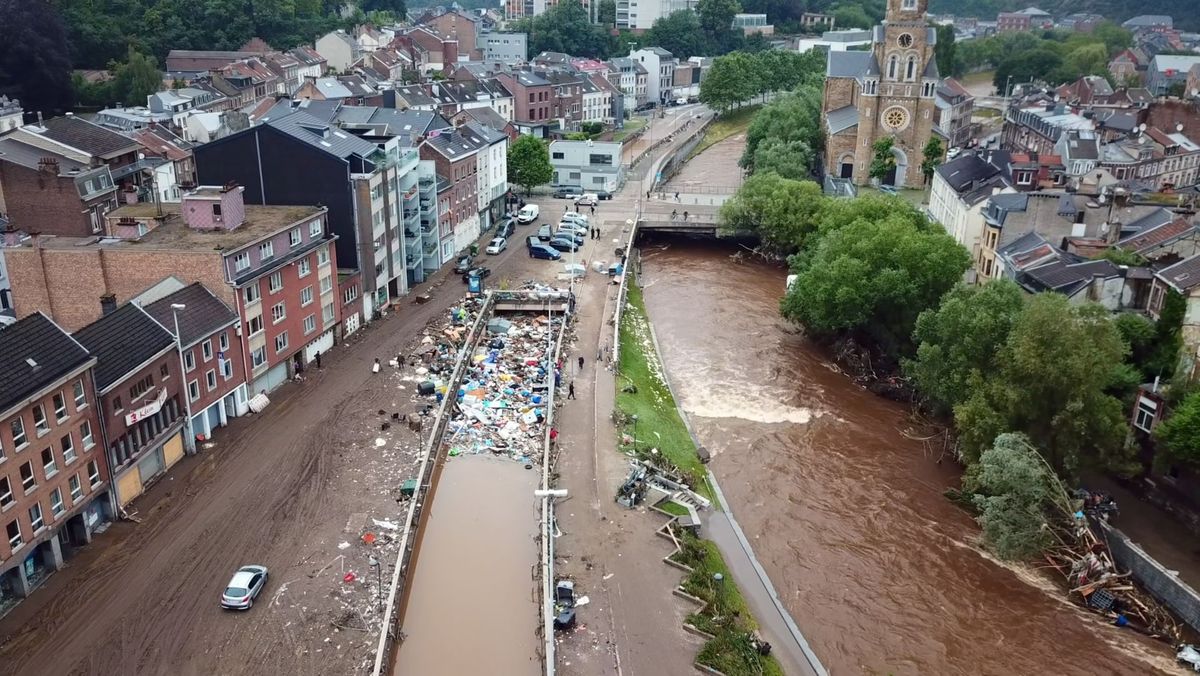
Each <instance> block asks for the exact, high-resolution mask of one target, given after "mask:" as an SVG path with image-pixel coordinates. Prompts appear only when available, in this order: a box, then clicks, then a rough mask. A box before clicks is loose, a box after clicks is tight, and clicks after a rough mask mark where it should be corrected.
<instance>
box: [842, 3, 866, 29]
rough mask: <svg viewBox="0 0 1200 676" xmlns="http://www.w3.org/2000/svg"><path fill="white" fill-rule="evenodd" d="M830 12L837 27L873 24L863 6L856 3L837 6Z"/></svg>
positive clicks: (859, 26) (861, 26)
mask: <svg viewBox="0 0 1200 676" xmlns="http://www.w3.org/2000/svg"><path fill="white" fill-rule="evenodd" d="M832 14H833V20H834V22H835V23H836V25H837V27H838V28H870V27H871V26H873V25H875V22H874V21H872V20H871V17H869V16H867V13H866V12H865V11H864V10H863V8H862V7H859V6H857V5H842V6H839V7H837V8H836V9H834V10H833V12H832Z"/></svg>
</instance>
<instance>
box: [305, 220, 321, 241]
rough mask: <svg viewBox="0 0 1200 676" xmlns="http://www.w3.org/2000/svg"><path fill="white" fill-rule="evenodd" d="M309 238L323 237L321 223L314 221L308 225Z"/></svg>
mask: <svg viewBox="0 0 1200 676" xmlns="http://www.w3.org/2000/svg"><path fill="white" fill-rule="evenodd" d="M308 236H309V237H320V236H321V221H319V220H316V221H313V222H312V223H309V224H308Z"/></svg>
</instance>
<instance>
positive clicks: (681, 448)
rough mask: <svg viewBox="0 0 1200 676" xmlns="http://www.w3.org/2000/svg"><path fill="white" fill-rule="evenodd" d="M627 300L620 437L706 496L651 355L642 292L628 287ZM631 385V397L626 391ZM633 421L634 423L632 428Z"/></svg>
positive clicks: (695, 458) (623, 321)
mask: <svg viewBox="0 0 1200 676" xmlns="http://www.w3.org/2000/svg"><path fill="white" fill-rule="evenodd" d="M626 297H627V299H628V304H627V305H626V307H625V311H624V313H623V314H622V315H621V363H620V374H619V375H618V377H617V408H618V409H620V411H621V413H622V415H623V418H624V419H625V420H626V421H628V422H627V423H626V424H625V426H624V430H623V431H624V432H625V434H628V435H630V436H631V437H633V436H636V442H637V450H638V451H639V452H641V453H646V452H648V451H649V450H650V449H652V448H657V449H658V452H659V456H660V457H663V458H666V459H667V460H669V461H671V463H673V464H674V465H675V466H676V467H677V468H679V470H680V471H681V472H682V473H683V474H686V475H688V476H690V477H691V478H692V479H693V484H692V485H693V487H694V488H695V490H696V491H698V492H700V493H704V494H706V495H708V494H709V491H708V487H707V481H706V480H705V477H706V476H707V473H706V472H705V471H704V466H703V465H702V464H701V463H700V457H699V456H697V455H696V445H695V443H694V442H693V441H692V437H691V435H690V434H688V430H687V427H686V426H685V425H684V424H683V419H682V418H680V417H679V409H678V408H676V407H675V398H674V397H673V396H671V390H670V389H669V388H668V387H667V383H666V380H664V374H663V366H662V364H661V363H660V362H659V361H658V356H657V354H656V352H655V350H654V341H653V339H652V338H651V336H650V320H649V318H648V317H647V316H646V306H645V304H644V302H643V300H642V290H641V289H640V288H638V286H637V285H636V284H630V285H629V288H628V291H627V295H626ZM630 384H632V385H633V387H634V388H636V392H626V391H625V390H626V389H628V386H629V385H630ZM635 415H636V416H637V418H638V419H637V425H636V428H635V426H634V425H633V423H632V417H633V416H635ZM624 450H633V449H630V448H625V449H624Z"/></svg>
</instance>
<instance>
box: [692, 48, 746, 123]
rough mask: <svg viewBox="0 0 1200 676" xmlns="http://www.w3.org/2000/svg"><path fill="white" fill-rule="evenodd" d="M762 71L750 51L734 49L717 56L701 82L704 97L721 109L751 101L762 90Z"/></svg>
mask: <svg viewBox="0 0 1200 676" xmlns="http://www.w3.org/2000/svg"><path fill="white" fill-rule="evenodd" d="M758 78H759V73H758V71H757V69H756V68H755V63H754V59H753V58H752V57H751V56H750V55H749V54H743V53H742V52H733V53H731V54H726V55H725V56H718V57H717V58H716V59H714V60H713V65H712V68H710V69H709V71H708V76H707V77H706V78H704V80H702V81H701V82H700V100H701V101H702V102H703V103H705V104H707V105H709V106H711V107H713V108H716V109H717V110H718V111H720V112H725V111H727V110H729V109H730V108H731V107H732V106H734V105H737V104H741V103H743V102H745V101H749V100H750V99H751V98H752V97H753V96H754V95H755V94H757V93H758V89H759V87H758Z"/></svg>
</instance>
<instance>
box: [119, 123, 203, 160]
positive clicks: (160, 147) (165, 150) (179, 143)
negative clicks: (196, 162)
mask: <svg viewBox="0 0 1200 676" xmlns="http://www.w3.org/2000/svg"><path fill="white" fill-rule="evenodd" d="M129 135H130V137H132V138H133V139H134V140H135V141H137V142H138V143H140V144H142V145H143V146H145V148H146V150H149V151H150V152H152V153H154V154H155V155H158V156H160V157H165V158H167V159H168V160H171V161H172V162H178V161H179V160H183V159H186V158H187V157H188V156H189V155H191V154H192V153H191V151H190V150H189V147H190V146H191V144H189V143H187V142H186V141H184V140H183V139H181V138H179V137H178V136H175V134H173V133H171V132H170V131H169V130H167V129H164V128H162V127H146V128H144V129H136V130H134V131H131V132H129Z"/></svg>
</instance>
